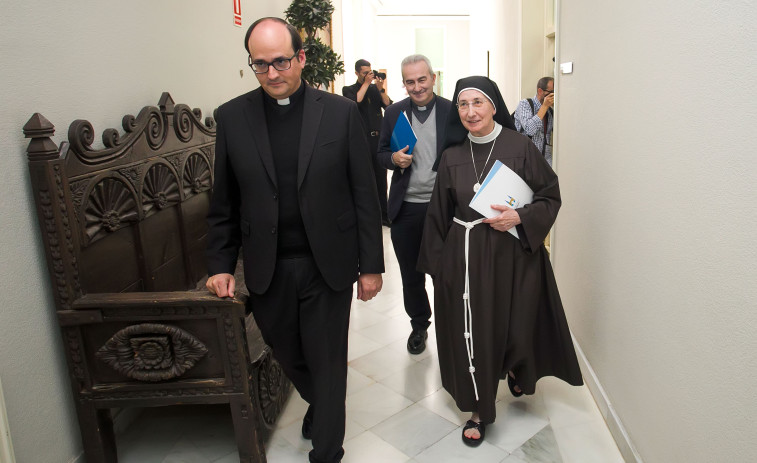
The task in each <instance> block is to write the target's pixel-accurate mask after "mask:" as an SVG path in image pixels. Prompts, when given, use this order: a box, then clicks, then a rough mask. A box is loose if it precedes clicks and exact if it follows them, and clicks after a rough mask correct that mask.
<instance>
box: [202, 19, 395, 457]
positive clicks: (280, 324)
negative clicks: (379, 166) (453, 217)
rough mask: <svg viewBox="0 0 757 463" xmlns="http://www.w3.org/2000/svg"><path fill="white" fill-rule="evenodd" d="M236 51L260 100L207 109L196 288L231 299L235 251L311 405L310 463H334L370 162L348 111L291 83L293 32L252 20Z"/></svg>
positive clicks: (377, 244)
mask: <svg viewBox="0 0 757 463" xmlns="http://www.w3.org/2000/svg"><path fill="white" fill-rule="evenodd" d="M245 47H246V48H247V51H248V52H249V54H250V56H249V65H250V67H251V68H252V70H253V71H254V72H255V74H256V76H257V79H258V81H259V82H260V86H261V88H258V89H257V90H254V91H252V92H249V93H247V94H245V95H242V96H239V97H237V98H235V99H233V100H231V101H229V102H227V103H225V104H223V105H221V106H220V107H219V108H218V112H217V120H218V128H217V139H216V153H215V156H216V157H215V183H214V186H213V197H212V199H211V204H210V211H209V213H208V225H209V231H208V246H207V251H206V257H207V262H208V273H209V274H210V275H211V277H210V278H209V279H208V283H207V287H208V289H209V290H210V291H211V292H212V293H214V294H216V295H218V296H220V297H226V296H233V295H234V290H235V284H236V283H235V281H234V277H233V275H232V274H233V272H234V267H235V264H236V261H237V257H238V254H239V247H240V246H241V247H242V252H243V257H244V275H245V283H246V285H247V289H248V290H249V292H250V297H249V299H248V304H249V308H250V309H251V310H252V313H253V315H254V317H255V321H256V322H257V324H258V326H259V327H260V330H261V332H262V334H263V339H264V340H265V341H266V343H267V344H268V345H270V346H271V348H272V349H273V355H274V357H275V358H276V359H277V360H278V361H279V363H280V364H281V366H282V367H283V368H284V371H285V372H286V374H287V376H288V377H289V378H290V379H291V380H292V383H294V385H295V387H296V388H297V390H298V391H299V393H300V394H301V395H302V397H303V399H305V400H306V401H307V402H308V403H309V404H310V407H309V408H308V412H307V414H306V415H305V419H304V420H303V426H302V432H303V436H305V437H306V438H310V437H311V436H312V440H313V450H312V451H311V452H310V461H311V462H329V463H330V462H338V461H340V460H341V458H342V456H343V454H344V450H343V448H342V443H343V441H344V424H345V396H346V388H347V329H348V325H349V314H350V303H351V301H352V287H353V283H354V282H355V281H357V297H358V299H360V300H363V301H367V300H369V299H371V298H373V297H374V296H375V295H376V293H378V291H380V290H381V284H382V279H381V273H383V271H384V261H383V246H382V236H381V211H380V209H379V203H378V195H377V193H376V184H375V182H374V180H373V175H374V174H373V168H372V161H371V156H370V150H369V148H368V145H367V142H366V139H365V134H364V133H363V125H362V122H361V121H360V114H359V112H358V109H357V106H356V105H355V103H353V102H351V101H349V100H347V99H345V98H342V97H340V96H335V95H331V94H329V93H325V92H322V91H319V90H314V89H312V88H309V87H307V85H306V84H305V83H304V82H303V81H302V79H301V74H302V69H303V66H304V65H305V52H304V50H303V49H302V40H301V39H300V36H299V34H298V33H297V30H296V29H295V28H294V27H292V26H291V25H289V24H287V23H286V22H284V21H283V20H281V19H279V18H263V19H260V20H258V21H256V22H255V23H253V24H252V26H250V28H249V30H248V31H247V36H246V37H245Z"/></svg>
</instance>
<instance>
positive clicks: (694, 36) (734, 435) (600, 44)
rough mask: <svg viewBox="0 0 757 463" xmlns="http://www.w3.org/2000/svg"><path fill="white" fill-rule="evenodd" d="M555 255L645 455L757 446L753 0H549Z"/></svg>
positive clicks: (607, 381) (756, 453)
mask: <svg viewBox="0 0 757 463" xmlns="http://www.w3.org/2000/svg"><path fill="white" fill-rule="evenodd" d="M559 12H560V16H559V23H558V36H557V40H558V44H559V45H558V46H559V56H558V57H557V61H558V62H566V61H573V63H574V72H573V74H571V75H559V76H558V87H557V88H558V91H557V103H556V111H557V113H556V130H557V133H556V134H555V142H556V149H558V150H559V153H560V155H559V157H557V158H556V162H557V168H558V171H559V174H560V183H561V191H562V196H563V208H562V210H561V211H560V216H559V218H558V221H557V224H556V229H555V246H554V263H555V270H556V274H557V280H558V284H559V286H560V290H561V294H562V296H563V299H564V304H565V307H566V311H567V313H568V318H569V322H570V326H571V328H572V330H573V333H574V334H575V336H576V338H577V339H578V342H579V344H580V345H581V347H582V348H583V350H584V351H585V353H586V356H587V358H588V360H589V362H590V364H591V365H592V366H593V368H594V370H595V371H596V373H597V376H598V378H599V380H600V382H601V383H602V385H603V386H604V388H605V390H606V391H607V395H608V397H609V399H610V400H611V403H612V404H613V405H614V407H615V409H616V410H617V413H618V415H619V416H620V418H621V420H622V422H623V424H624V425H625V427H626V429H627V431H628V433H629V435H630V437H631V441H632V442H633V443H634V444H635V445H636V447H637V449H638V451H639V453H640V454H641V456H642V458H643V460H644V461H645V462H647V463H676V462H686V463H697V462H711V461H718V462H747V461H757V439H755V437H754V424H753V422H754V417H755V416H757V401H756V400H755V397H754V394H755V390H756V389H755V384H757V354H755V352H757V336H756V335H755V333H757V311H756V310H755V305H756V304H755V301H756V300H757V284H755V282H757V274H756V273H757V272H756V271H755V269H756V268H757V265H755V261H756V258H757V255H756V253H755V246H754V234H755V230H757V219H756V217H757V214H755V212H754V211H755V209H757V196H755V185H757V169H755V147H756V146H757V131H755V129H754V121H755V115H756V113H757V109H755V108H757V103H755V102H756V101H757V87H756V86H755V85H754V83H753V82H752V80H751V78H752V76H754V75H755V74H757V61H755V57H756V56H757V45H756V44H757V40H755V39H756V37H755V28H754V24H756V23H757V8H755V6H754V3H753V2H744V1H738V0H727V1H721V2H690V1H684V0H671V1H667V2H653V1H642V2H628V1H622V2H621V1H610V2H596V1H590V0H564V1H562V2H561V5H560V6H559Z"/></svg>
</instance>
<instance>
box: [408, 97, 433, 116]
mask: <svg viewBox="0 0 757 463" xmlns="http://www.w3.org/2000/svg"><path fill="white" fill-rule="evenodd" d="M435 103H436V95H434V96H433V97H432V98H431V101H429V102H428V103H426V106H418V105H417V104H415V102H413V101H410V104H411V105H412V107H413V109H415V110H418V111H421V112H422V111H431V110H432V109H433V108H434V104H435Z"/></svg>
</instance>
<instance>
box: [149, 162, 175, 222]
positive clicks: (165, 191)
mask: <svg viewBox="0 0 757 463" xmlns="http://www.w3.org/2000/svg"><path fill="white" fill-rule="evenodd" d="M180 201H181V194H180V193H179V181H178V179H177V178H176V175H175V174H174V173H173V171H171V169H170V168H169V167H168V166H167V165H165V164H155V165H153V166H152V167H150V170H148V171H147V175H145V180H144V183H143V185H142V211H144V213H145V215H147V214H148V213H150V212H153V211H158V210H161V209H165V208H166V207H168V206H173V205H174V204H177V203H179V202H180Z"/></svg>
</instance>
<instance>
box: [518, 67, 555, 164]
mask: <svg viewBox="0 0 757 463" xmlns="http://www.w3.org/2000/svg"><path fill="white" fill-rule="evenodd" d="M554 89H555V79H553V78H552V77H542V78H541V79H539V82H538V83H537V84H536V95H535V96H534V97H533V98H526V99H525V100H521V102H520V103H518V107H517V108H516V109H515V113H514V119H515V128H516V129H518V132H520V133H522V134H525V135H527V136H528V138H530V139H531V141H532V142H534V145H536V147H537V148H539V151H541V154H543V155H544V158H545V159H546V160H547V162H548V163H549V165H550V166H552V124H553V120H554V114H553V110H552V107H553V106H554V104H555V92H554Z"/></svg>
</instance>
